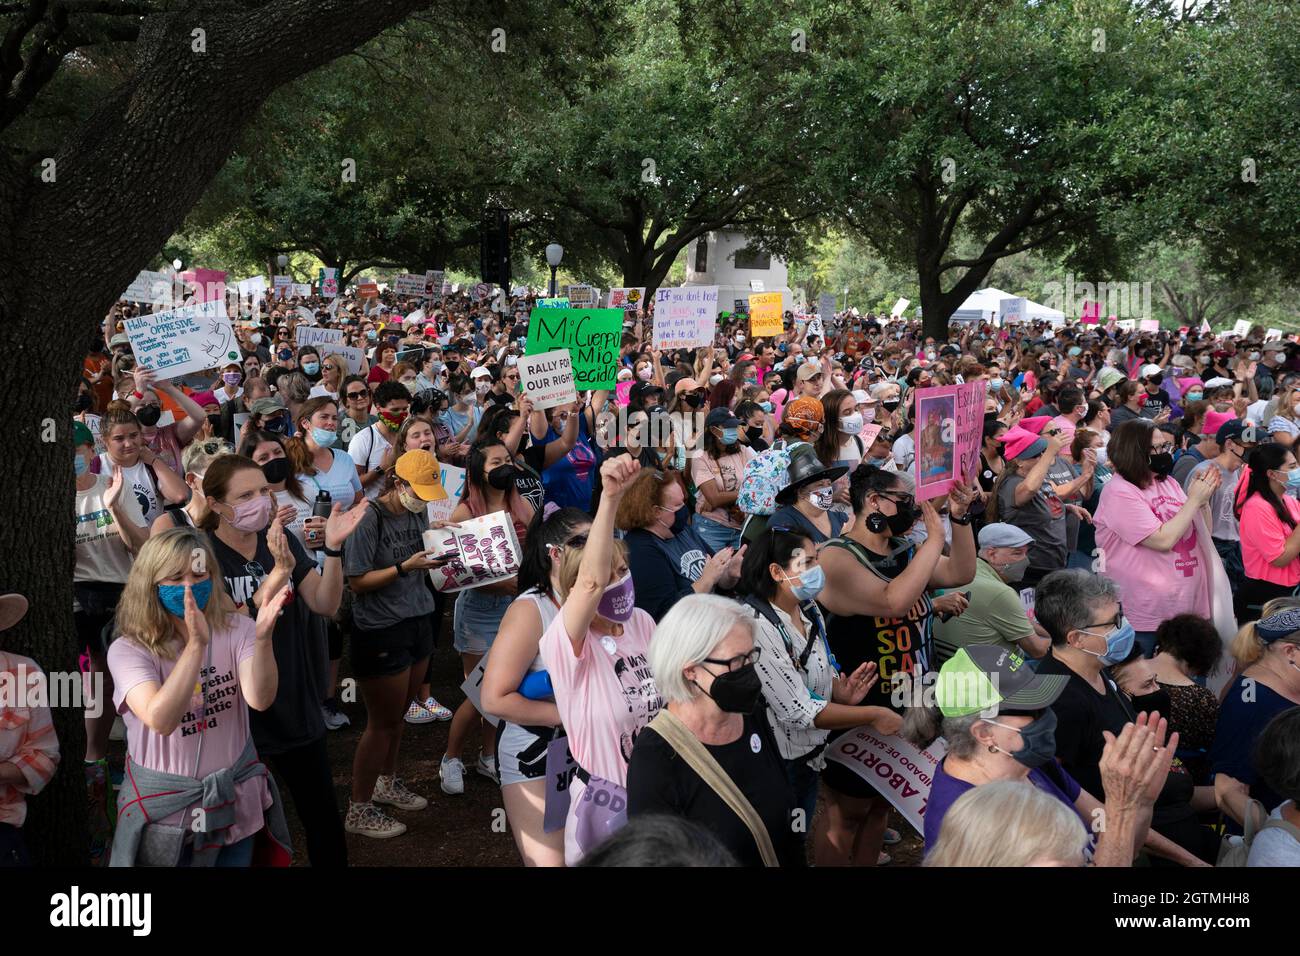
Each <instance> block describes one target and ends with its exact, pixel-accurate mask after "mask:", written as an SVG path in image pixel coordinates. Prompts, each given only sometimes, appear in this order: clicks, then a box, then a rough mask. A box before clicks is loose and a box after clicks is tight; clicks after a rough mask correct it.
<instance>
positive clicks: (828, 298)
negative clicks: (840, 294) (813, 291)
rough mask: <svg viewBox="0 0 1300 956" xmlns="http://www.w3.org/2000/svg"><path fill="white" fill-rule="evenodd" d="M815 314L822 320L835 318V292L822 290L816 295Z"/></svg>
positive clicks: (826, 320) (827, 320)
mask: <svg viewBox="0 0 1300 956" xmlns="http://www.w3.org/2000/svg"><path fill="white" fill-rule="evenodd" d="M817 316H818V317H819V318H820V319H821V320H822V321H823V322H829V321H830V320H831V319H833V318H835V293H834V292H823V293H822V294H821V295H819V296H818V297H817Z"/></svg>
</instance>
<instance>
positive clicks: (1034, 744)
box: [984, 707, 1056, 770]
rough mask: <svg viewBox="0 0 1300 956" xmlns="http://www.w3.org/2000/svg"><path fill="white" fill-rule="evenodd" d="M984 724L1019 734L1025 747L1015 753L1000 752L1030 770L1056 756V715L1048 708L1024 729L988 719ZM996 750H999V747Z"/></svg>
mask: <svg viewBox="0 0 1300 956" xmlns="http://www.w3.org/2000/svg"><path fill="white" fill-rule="evenodd" d="M984 722H985V723H987V724H992V725H993V726H994V727H1001V728H1002V729H1003V730H1014V731H1016V733H1018V734H1020V739H1021V740H1023V741H1024V742H1025V745H1024V746H1023V747H1021V748H1020V749H1019V750H1017V751H1016V752H1015V753H1010V752H1009V751H1005V750H1003V751H1002V752H1003V753H1005V754H1007V755H1008V756H1009V757H1011V758H1013V759H1014V760H1015V761H1016V762H1017V763H1020V764H1023V765H1024V766H1026V767H1029V768H1030V769H1031V770H1032V769H1033V768H1034V767H1041V766H1042V765H1043V764H1045V763H1047V761H1049V760H1051V759H1052V758H1054V757H1055V756H1056V713H1055V711H1053V710H1052V709H1051V708H1050V707H1049V708H1048V709H1047V710H1044V711H1043V712H1042V713H1041V714H1039V715H1038V717H1037V718H1035V719H1034V721H1033V723H1031V724H1029V725H1028V726H1026V727H1011V726H1009V725H1007V724H999V723H998V722H997V721H996V720H989V719H988V718H985V720H984ZM998 749H999V750H1001V748H1000V747H999V748H998Z"/></svg>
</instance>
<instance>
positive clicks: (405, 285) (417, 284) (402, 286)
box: [392, 272, 428, 297]
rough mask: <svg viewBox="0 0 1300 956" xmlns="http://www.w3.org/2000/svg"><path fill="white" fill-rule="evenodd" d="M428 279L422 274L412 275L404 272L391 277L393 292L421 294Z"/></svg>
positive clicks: (408, 294)
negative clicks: (393, 277)
mask: <svg viewBox="0 0 1300 956" xmlns="http://www.w3.org/2000/svg"><path fill="white" fill-rule="evenodd" d="M427 281H428V280H427V279H425V277H424V276H417V275H412V274H411V273H409V272H408V273H406V274H404V275H400V276H398V277H397V278H395V279H393V287H392V288H393V292H395V293H396V294H397V295H407V296H411V295H414V296H421V297H422V296H423V295H424V287H425V283H426V282H427Z"/></svg>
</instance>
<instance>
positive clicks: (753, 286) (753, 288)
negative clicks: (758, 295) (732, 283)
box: [749, 279, 764, 292]
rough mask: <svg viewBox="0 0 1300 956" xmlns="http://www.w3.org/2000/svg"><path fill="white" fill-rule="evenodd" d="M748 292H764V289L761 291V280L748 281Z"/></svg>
mask: <svg viewBox="0 0 1300 956" xmlns="http://www.w3.org/2000/svg"><path fill="white" fill-rule="evenodd" d="M749 291H750V292H763V291H764V289H763V280H762V279H750V280H749Z"/></svg>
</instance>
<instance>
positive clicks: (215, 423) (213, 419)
mask: <svg viewBox="0 0 1300 956" xmlns="http://www.w3.org/2000/svg"><path fill="white" fill-rule="evenodd" d="M208 424H209V425H211V426H212V430H213V431H214V432H216V431H220V430H221V415H220V414H216V415H209V416H208Z"/></svg>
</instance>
